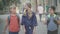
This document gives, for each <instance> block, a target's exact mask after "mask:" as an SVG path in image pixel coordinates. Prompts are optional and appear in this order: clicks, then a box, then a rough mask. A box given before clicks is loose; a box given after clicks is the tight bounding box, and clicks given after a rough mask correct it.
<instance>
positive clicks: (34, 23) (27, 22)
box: [21, 13, 37, 26]
mask: <svg viewBox="0 0 60 34" xmlns="http://www.w3.org/2000/svg"><path fill="white" fill-rule="evenodd" d="M32 14H33V15H32V17H31V18H30V19H29V18H28V16H24V15H23V16H22V23H21V24H22V25H25V26H37V19H36V16H35V13H32Z"/></svg>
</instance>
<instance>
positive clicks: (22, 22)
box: [21, 16, 25, 25]
mask: <svg viewBox="0 0 60 34" xmlns="http://www.w3.org/2000/svg"><path fill="white" fill-rule="evenodd" d="M24 21H25V19H24V16H22V20H21V25H24Z"/></svg>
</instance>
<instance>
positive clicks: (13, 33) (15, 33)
mask: <svg viewBox="0 0 60 34" xmlns="http://www.w3.org/2000/svg"><path fill="white" fill-rule="evenodd" d="M9 34H18V32H9Z"/></svg>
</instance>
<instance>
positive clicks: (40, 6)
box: [38, 4, 43, 21]
mask: <svg viewBox="0 0 60 34" xmlns="http://www.w3.org/2000/svg"><path fill="white" fill-rule="evenodd" d="M38 13H39V16H40V21H41V17H42V14H43V6H42V5H41V4H39V6H38Z"/></svg>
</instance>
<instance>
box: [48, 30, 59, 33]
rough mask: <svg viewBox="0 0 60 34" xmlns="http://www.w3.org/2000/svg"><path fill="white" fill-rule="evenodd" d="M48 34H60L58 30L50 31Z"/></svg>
mask: <svg viewBox="0 0 60 34" xmlns="http://www.w3.org/2000/svg"><path fill="white" fill-rule="evenodd" d="M47 33H48V34H58V30H55V31H48V32H47Z"/></svg>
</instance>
